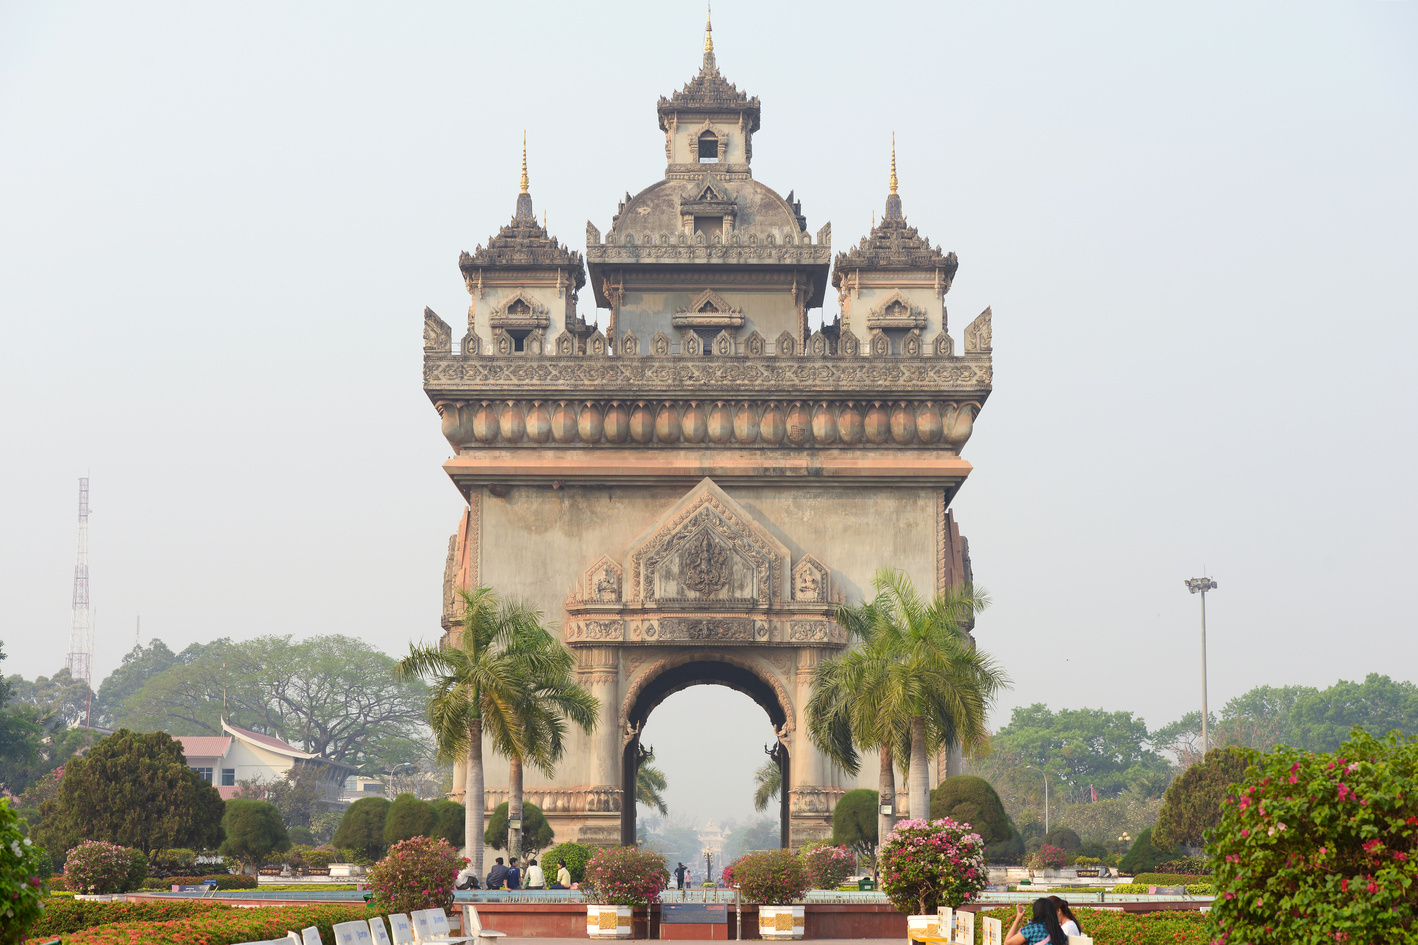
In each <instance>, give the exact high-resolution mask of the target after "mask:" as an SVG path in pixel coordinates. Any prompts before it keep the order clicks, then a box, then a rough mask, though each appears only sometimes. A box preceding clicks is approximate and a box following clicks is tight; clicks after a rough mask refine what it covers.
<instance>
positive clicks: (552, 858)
mask: <svg viewBox="0 0 1418 945" xmlns="http://www.w3.org/2000/svg"><path fill="white" fill-rule="evenodd" d="M591 852H592V850H591V848H590V847H588V846H585V845H584V844H580V843H574V842H572V841H570V840H568V841H566V842H565V843H558V844H557V845H556V846H554V847H552V848H551V849H550V850H548V851H547V852H546V856H544V857H542V871H543V872H544V873H546V876H547V885H548V886H550V885H551V884H552V883H554V882H556V862H557V860H565V861H566V871H567V872H568V873H570V874H571V881H572V882H573V883H580V882H584V881H585V879H586V864H587V863H588V862H589V861H590V859H591Z"/></svg>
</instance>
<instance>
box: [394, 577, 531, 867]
mask: <svg viewBox="0 0 1418 945" xmlns="http://www.w3.org/2000/svg"><path fill="white" fill-rule="evenodd" d="M458 595H459V598H460V599H461V601H462V604H463V630H462V633H461V634H460V635H459V637H458V639H457V643H456V644H455V645H453V646H448V647H441V646H423V645H415V644H410V645H409V655H408V656H406V657H404V658H403V659H402V660H400V661H399V662H398V663H397V664H395V666H394V675H395V677H396V678H398V679H409V678H413V677H419V678H421V679H425V680H428V681H429V682H430V683H431V684H432V685H431V687H430V693H429V700H428V720H429V724H430V725H431V726H432V728H433V738H434V742H435V743H436V745H437V750H438V759H439V761H443V762H451V761H459V760H463V759H466V760H467V765H468V776H467V783H466V786H465V791H464V795H463V803H464V806H465V808H466V810H467V816H466V817H465V818H464V834H463V837H464V843H465V847H464V849H465V850H466V851H467V853H468V858H469V859H470V860H472V867H473V869H474V870H476V871H477V872H478V873H481V872H482V863H483V829H484V825H485V821H486V815H487V812H486V809H485V803H484V796H483V790H484V775H483V733H484V731H486V730H488V729H489V728H490V729H491V730H492V731H496V732H512V731H517V732H520V731H521V726H522V722H521V720H520V718H519V716H518V712H519V708H520V707H521V705H522V704H523V703H524V702H525V700H526V692H527V689H528V680H527V679H526V676H525V674H526V664H525V662H524V660H523V658H522V656H520V655H519V654H518V653H516V652H515V651H512V644H513V643H514V642H515V641H517V640H518V639H519V638H520V637H523V636H525V635H526V634H528V633H529V632H530V631H531V630H532V629H534V628H536V629H540V624H539V623H538V622H537V619H536V615H535V614H534V613H533V612H532V611H529V610H528V609H526V608H525V607H522V606H520V605H517V604H511V603H499V602H498V600H497V597H496V595H495V594H493V592H492V589H491V588H487V587H479V588H476V589H474V590H471V591H470V590H467V589H465V588H460V589H459V590H458Z"/></svg>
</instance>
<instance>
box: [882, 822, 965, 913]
mask: <svg viewBox="0 0 1418 945" xmlns="http://www.w3.org/2000/svg"><path fill="white" fill-rule="evenodd" d="M988 882H989V867H987V866H986V865H985V841H984V840H983V839H981V837H980V835H979V834H978V833H975V832H974V831H973V830H972V829H971V828H970V826H969V825H968V824H960V823H956V822H955V821H953V820H951V819H950V818H949V817H942V818H940V819H939V820H931V821H926V820H914V819H913V820H903V821H900V822H899V823H897V825H896V829H895V830H893V831H892V832H891V833H890V834H888V835H887V837H886V842H884V843H883V844H882V845H881V887H882V889H883V890H884V891H885V892H886V895H887V896H888V897H889V898H890V899H891V904H892V905H893V906H895V907H896V909H897V910H898V911H900V912H905V913H906V914H908V915H913V914H915V915H925V914H930V913H933V912H935V911H936V909H937V908H938V907H939V906H951V907H957V906H960V905H961V904H963V903H966V902H969V901H970V900H971V899H973V898H974V897H975V896H977V895H979V893H980V891H981V890H982V889H984V888H985V886H986V884H988Z"/></svg>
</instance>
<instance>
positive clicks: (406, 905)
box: [369, 837, 468, 912]
mask: <svg viewBox="0 0 1418 945" xmlns="http://www.w3.org/2000/svg"><path fill="white" fill-rule="evenodd" d="M467 862H468V861H467V860H465V859H463V858H462V857H461V856H459V855H458V853H457V851H456V850H454V849H453V848H452V847H450V846H449V845H448V844H447V843H445V842H444V841H442V840H434V839H432V838H430V837H410V838H409V839H407V840H400V841H399V842H398V843H396V844H394V845H393V846H391V847H390V848H389V853H388V855H387V856H385V857H384V859H382V860H380V861H379V862H378V863H376V864H375V865H374V868H373V869H372V870H370V871H369V885H370V888H372V889H373V890H374V901H375V903H376V905H377V906H378V908H381V909H387V910H388V911H389V912H413V911H414V910H416V909H442V910H443V911H444V912H447V911H448V909H450V908H451V907H452V905H453V885H454V883H455V882H456V880H457V877H458V871H459V870H460V869H462V868H463V866H464V864H466V863H467Z"/></svg>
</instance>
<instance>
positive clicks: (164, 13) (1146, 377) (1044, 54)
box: [0, 0, 1418, 817]
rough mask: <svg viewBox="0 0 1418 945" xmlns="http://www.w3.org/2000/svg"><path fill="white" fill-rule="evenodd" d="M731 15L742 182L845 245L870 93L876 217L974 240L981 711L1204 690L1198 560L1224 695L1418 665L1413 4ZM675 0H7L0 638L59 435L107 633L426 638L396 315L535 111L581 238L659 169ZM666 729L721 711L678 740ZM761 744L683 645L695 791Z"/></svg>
mask: <svg viewBox="0 0 1418 945" xmlns="http://www.w3.org/2000/svg"><path fill="white" fill-rule="evenodd" d="M873 13H879V14H880V15H879V16H874V15H873ZM714 21H715V42H716V51H717V53H718V60H719V64H720V68H721V69H722V71H723V72H724V73H725V75H726V76H728V77H729V79H730V80H731V81H734V82H736V83H738V85H739V87H740V88H744V89H747V90H748V91H749V93H750V94H755V95H758V96H760V97H761V98H762V101H763V127H762V131H761V132H760V133H759V134H758V135H757V136H756V139H755V142H754V144H755V148H754V152H755V154H754V172H755V175H756V176H757V177H758V179H760V180H762V181H764V182H765V183H767V184H768V185H770V186H772V187H774V188H776V189H778V190H779V191H781V192H783V193H785V194H786V192H787V191H789V190H794V191H796V194H797V196H798V198H800V199H801V200H802V202H803V210H804V212H805V213H806V214H807V217H808V221H809V226H810V228H811V229H812V230H814V231H815V230H816V229H817V227H819V226H820V225H821V224H822V223H824V222H826V221H828V220H830V221H831V222H832V224H833V236H834V239H835V241H836V243H837V246H838V247H839V248H841V247H845V246H846V245H847V244H848V243H851V242H854V241H855V240H857V239H858V238H859V237H860V236H861V235H863V234H864V233H865V231H866V230H867V228H868V227H869V225H870V222H871V216H872V212H873V210H876V211H878V212H880V208H881V206H882V203H883V201H884V198H885V195H886V175H887V161H888V151H889V141H890V135H891V132H892V131H893V130H894V131H895V132H896V134H897V141H898V148H899V155H898V163H899V168H900V177H901V193H902V197H903V199H904V201H905V208H906V213H907V216H908V217H909V218H910V220H911V222H912V223H914V224H916V225H917V226H919V227H920V228H921V230H922V231H923V232H924V233H926V234H927V235H929V236H930V237H931V239H932V240H933V241H935V242H939V243H940V244H941V245H942V246H943V247H944V248H945V249H953V250H955V251H956V252H958V253H959V255H960V260H961V267H960V272H959V275H958V277H957V278H956V280H955V287H954V289H953V290H952V291H951V293H950V295H949V297H948V299H947V302H948V304H949V308H950V311H951V320H952V324H953V326H954V329H955V331H956V332H957V336H958V331H959V329H960V328H961V327H962V326H963V325H964V324H966V323H967V322H968V321H969V319H970V318H972V317H974V315H975V314H977V313H978V312H979V311H980V310H981V309H983V308H984V307H985V306H986V305H991V306H993V309H994V313H995V329H996V330H995V365H996V370H995V377H996V389H995V393H994V394H993V395H992V397H991V398H990V401H989V403H988V404H987V405H986V407H985V410H984V412H983V414H982V415H981V417H980V419H979V421H978V423H977V425H976V433H975V436H974V439H973V440H972V441H971V442H970V445H969V447H968V448H967V450H966V458H968V459H969V460H970V461H971V462H972V463H974V464H975V467H976V472H975V474H974V476H973V477H972V478H971V480H970V481H969V483H968V484H967V485H966V487H965V488H964V489H963V490H962V492H961V493H960V496H959V498H958V500H957V501H956V505H955V507H956V509H957V515H958V517H959V519H960V521H961V523H962V525H963V529H964V531H965V532H966V534H967V535H968V536H969V538H970V541H971V548H972V551H973V553H974V563H975V573H976V576H977V578H978V579H979V581H980V582H981V583H983V584H984V585H985V586H987V587H988V588H989V590H990V591H991V592H992V594H993V596H994V599H995V606H994V607H993V608H992V610H991V611H989V612H988V613H987V614H986V615H985V616H984V618H983V619H982V620H981V623H980V627H979V631H978V633H977V636H978V638H979V640H980V643H981V645H982V646H984V647H985V648H987V649H989V650H990V651H992V652H994V653H995V654H997V655H998V656H999V657H1000V658H1001V660H1003V662H1004V663H1005V664H1006V666H1007V667H1008V669H1009V671H1010V672H1011V673H1012V675H1013V676H1014V678H1015V680H1016V688H1015V690H1014V692H1012V693H1011V694H1010V695H1009V696H1008V697H1006V699H1005V700H1004V701H1003V702H1002V704H1001V705H1000V706H999V709H998V712H997V714H996V717H997V720H999V721H1003V720H1007V718H1008V714H1009V711H1010V709H1011V708H1012V707H1013V706H1015V705H1017V704H1024V703H1028V702H1034V701H1043V702H1047V703H1049V704H1051V705H1054V706H1058V707H1062V706H1077V705H1092V706H1105V707H1108V708H1116V709H1128V710H1133V711H1136V712H1139V713H1141V714H1142V715H1143V716H1145V717H1146V718H1147V720H1148V721H1149V723H1151V724H1153V725H1160V724H1163V723H1165V722H1167V721H1170V720H1171V719H1174V718H1176V717H1178V716H1179V715H1181V714H1182V713H1184V712H1186V711H1188V710H1190V709H1192V708H1194V707H1196V706H1197V704H1198V702H1199V696H1200V692H1199V690H1200V680H1199V666H1198V663H1199V660H1198V655H1199V654H1198V641H1197V634H1196V625H1197V602H1196V599H1195V598H1193V597H1190V596H1189V595H1188V594H1187V593H1186V590H1185V588H1184V587H1183V585H1182V581H1183V580H1184V579H1185V578H1187V577H1191V576H1193V575H1196V574H1199V573H1201V570H1202V567H1203V565H1205V567H1206V568H1207V569H1208V570H1209V571H1210V573H1211V574H1212V575H1213V576H1214V577H1215V578H1216V579H1217V580H1218V581H1219V582H1220V585H1221V586H1220V589H1219V590H1218V591H1217V592H1216V593H1215V594H1213V595H1210V599H1209V611H1210V618H1211V621H1210V642H1211V651H1210V652H1211V667H1210V668H1211V704H1212V706H1213V707H1219V706H1220V705H1221V704H1222V703H1224V702H1225V700H1226V699H1227V698H1229V697H1231V696H1233V695H1236V694H1238V693H1240V692H1243V691H1245V690H1246V689H1248V688H1250V687H1252V686H1255V685H1258V684H1261V683H1272V684H1286V683H1308V684H1313V685H1327V684H1329V683H1332V682H1333V681H1334V680H1336V679H1337V678H1341V677H1343V678H1357V677H1362V676H1363V675H1364V674H1365V673H1368V672H1371V671H1381V672H1386V673H1389V674H1391V675H1393V676H1396V677H1401V678H1407V679H1415V678H1418V648H1415V647H1414V646H1413V643H1412V638H1413V632H1414V629H1415V628H1414V620H1413V617H1412V604H1411V597H1412V587H1413V586H1414V584H1413V580H1412V574H1413V572H1414V570H1415V565H1418V552H1415V544H1414V535H1415V534H1418V500H1415V498H1414V489H1413V487H1412V485H1411V483H1410V481H1409V480H1410V479H1411V476H1412V470H1413V468H1414V466H1415V460H1418V455H1416V454H1418V450H1415V446H1414V431H1415V426H1418V424H1415V421H1414V414H1415V409H1418V396H1415V383H1414V379H1413V373H1412V370H1411V368H1410V366H1409V362H1410V361H1411V359H1412V357H1413V352H1414V351H1415V350H1418V329H1416V328H1415V315H1418V303H1415V300H1414V290H1413V286H1412V283H1413V276H1414V274H1415V271H1418V265H1415V258H1418V175H1415V173H1414V169H1415V168H1418V9H1415V7H1414V6H1412V5H1397V4H1391V5H1306V4H1286V5H1276V4H1266V5H1260V4H1252V5H1235V4H1215V5H1208V4H1200V5H1199V4H1185V5H1182V4H1177V5H1164V4H1145V5H1144V4H1121V5H1107V4H1091V5H1085V6H1080V5H1074V4H1062V5H1061V4H1038V5H1022V4H991V5H979V6H958V5H953V4H941V3H920V4H911V3H898V4H892V5H889V6H876V7H872V6H863V5H861V4H857V3H853V4H848V3H813V4H792V5H790V4H786V3H785V4H764V3H745V2H741V0H721V2H720V3H717V4H716V5H715V10H714ZM702 22H703V12H702V7H701V6H700V5H699V4H697V3H675V4H666V3H663V2H658V3H648V2H647V3H626V4H621V3H602V4H589V3H567V4H545V3H542V4H539V3H529V2H523V3H519V4H484V3H461V4H446V5H432V4H425V5H412V4H398V5H393V6H391V5H376V4H357V3H341V4H324V5H318V4H300V5H290V4H274V3H266V4H262V3H251V4H240V5H217V4H187V3H171V4H56V3H17V2H13V0H12V2H9V3H6V4H4V5H0V326H2V327H3V332H0V404H3V409H0V450H3V462H0V497H3V498H0V640H3V641H4V645H5V649H6V651H7V653H8V654H9V658H8V660H7V661H6V662H5V663H4V664H3V670H4V671H5V672H7V673H14V672H20V673H23V674H24V675H26V676H34V675H36V674H41V673H43V674H48V673H51V672H53V671H54V670H56V669H57V668H59V667H61V666H62V665H63V662H64V653H65V650H66V646H67V635H68V627H69V594H70V582H71V579H72V564H73V555H74V517H75V501H76V479H77V477H78V476H80V475H83V474H85V473H86V472H87V473H89V474H90V475H91V476H92V479H93V485H92V497H93V498H92V502H93V509H94V512H93V518H92V526H91V528H92V536H91V547H92V571H93V601H94V606H95V607H96V610H97V619H98V648H97V667H98V670H99V671H100V673H103V672H107V671H108V670H109V669H111V668H112V667H113V666H114V665H116V664H117V662H118V661H119V660H120V658H121V656H122V654H123V653H124V652H125V651H126V650H127V649H128V648H130V647H131V646H132V643H133V633H134V622H135V617H136V616H137V615H138V614H141V615H142V623H143V635H144V638H145V639H148V638H151V637H152V636H158V637H161V638H162V639H163V640H165V641H166V642H168V643H169V644H170V645H172V646H173V647H174V648H179V647H181V646H184V645H186V644H188V643H191V642H193V641H197V640H206V639H210V638H213V637H217V636H222V635H230V636H233V637H247V636H252V635H256V634H261V633H291V634H296V635H303V634H312V633H326V632H333V631H341V632H346V633H352V634H357V635H359V636H362V637H364V638H366V639H368V640H370V641H371V642H373V643H375V644H377V645H378V646H380V647H383V648H385V649H386V650H388V651H390V652H394V651H397V650H400V649H401V648H403V647H404V646H406V645H407V643H408V641H409V640H410V638H415V637H421V636H431V635H432V634H433V633H434V632H435V631H436V620H437V613H438V599H439V586H440V580H441V569H442V562H443V555H444V551H445V542H446V539H447V535H448V533H449V531H450V530H451V528H452V527H453V524H454V521H455V516H456V513H457V508H458V495H457V493H456V491H455V490H454V489H453V487H452V486H451V485H450V484H449V483H448V482H447V480H446V478H445V477H444V475H443V473H442V471H441V470H440V469H439V463H440V462H441V461H442V460H443V459H444V458H446V456H447V455H448V447H447V444H446V443H445V442H444V440H443V439H442V437H441V436H440V435H439V433H438V419H437V416H436V415H435V413H434V411H433V408H432V407H431V406H430V405H429V404H428V402H427V400H426V398H425V397H424V395H423V392H422V390H421V389H420V373H419V365H420V358H421V337H422V336H421V327H420V325H421V323H420V315H421V313H422V310H423V307H424V305H430V306H432V307H433V309H434V310H435V311H437V312H439V313H440V314H441V315H443V317H444V318H445V319H447V320H448V321H450V322H453V323H456V322H457V321H458V319H459V318H461V317H462V313H463V312H465V311H466V308H467V296H466V293H465V291H464V289H463V285H462V280H461V277H460V275H459V273H458V270H457V255H458V251H459V250H462V249H467V250H472V249H473V247H474V246H475V245H476V244H478V243H480V242H485V241H486V239H487V238H488V236H489V235H490V234H492V233H494V232H495V231H496V229H497V227H498V226H500V225H501V224H503V223H505V222H506V221H507V219H508V217H509V216H510V215H511V212H512V209H513V203H514V198H515V194H516V189H517V175H518V161H519V153H518V152H519V149H520V144H521V132H522V130H523V129H524V128H525V129H526V131H527V137H528V142H529V147H530V151H531V155H530V160H531V179H532V194H533V197H534V198H535V201H536V206H537V209H538V210H539V211H540V210H543V209H545V210H546V211H547V213H548V217H549V224H550V226H551V229H552V231H553V232H554V233H556V234H557V235H559V236H560V237H561V239H563V240H564V241H567V242H569V243H571V244H572V245H576V246H580V245H582V243H583V237H584V227H585V221H586V220H587V219H588V218H589V219H591V220H592V221H594V222H595V223H596V224H597V226H599V227H600V228H601V229H603V230H604V229H605V227H606V226H607V225H608V224H609V222H610V217H611V215H612V214H613V213H614V212H615V206H616V202H617V200H618V199H619V197H620V196H621V195H622V194H624V193H625V192H626V191H627V190H629V191H632V192H634V191H638V190H640V189H641V188H642V187H644V186H646V185H648V184H649V183H651V182H653V181H654V180H656V179H658V178H659V177H660V176H661V174H662V173H663V165H664V151H663V148H662V142H663V139H662V137H661V134H660V132H659V131H658V129H657V128H656V120H655V112H654V106H655V101H656V99H657V98H658V97H659V96H661V95H665V94H668V93H669V92H670V91H672V90H673V89H675V88H678V87H679V86H680V85H681V84H682V83H683V82H685V81H686V80H688V79H689V78H690V77H691V76H692V75H693V74H694V73H695V71H696V70H697V69H698V66H699V58H700V50H701V48H702V33H701V27H702ZM593 305H594V302H593V301H592V299H591V293H590V292H589V291H587V292H585V293H583V298H582V312H583V314H585V315H587V316H588V317H590V316H591V315H592V314H593V309H592V308H591V306H593ZM834 312H835V310H834V309H833V308H832V307H831V306H829V309H828V312H827V314H828V317H829V318H830V317H831V316H832V315H833V314H834ZM690 725H694V726H703V727H704V728H707V729H709V730H710V731H709V733H707V734H704V735H696V737H695V738H692V739H689V738H678V737H672V732H674V731H675V729H676V728H682V727H683V726H690ZM760 730H762V731H761V737H760ZM657 732H658V733H660V734H659V735H658V737H657ZM767 737H768V726H767V722H766V718H764V717H763V716H762V714H761V713H760V712H758V710H757V709H755V708H754V707H753V706H752V705H751V704H750V703H748V701H747V700H746V699H744V698H742V697H739V696H737V695H736V694H731V693H727V692H726V691H724V690H715V689H710V688H705V687H700V688H697V689H693V690H689V691H688V692H686V693H683V694H681V695H679V696H676V697H675V698H674V699H673V700H671V701H669V702H667V703H666V704H665V706H664V707H663V708H662V709H661V711H660V712H658V713H657V714H656V715H655V716H654V717H652V719H651V721H650V724H649V726H647V740H648V741H650V742H651V743H652V744H654V745H655V747H656V748H657V749H658V754H659V757H660V760H661V763H662V766H663V767H664V768H665V769H666V771H667V773H668V774H669V776H670V780H671V784H672V787H671V800H672V802H673V803H674V805H675V806H676V807H677V808H678V809H681V810H685V811H689V812H691V813H695V814H696V815H700V814H703V815H707V814H714V815H715V816H719V817H722V816H725V815H737V816H742V815H743V813H744V812H745V811H746V809H747V805H746V803H739V801H738V800H736V798H740V797H746V795H747V790H748V788H747V787H746V779H747V772H749V771H751V770H752V769H753V768H754V767H756V766H757V765H758V764H759V763H760V762H761V758H760V756H759V754H758V752H759V751H760V748H759V745H758V742H760V741H764V740H766V739H767ZM744 749H749V750H747V751H745V750H744Z"/></svg>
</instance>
